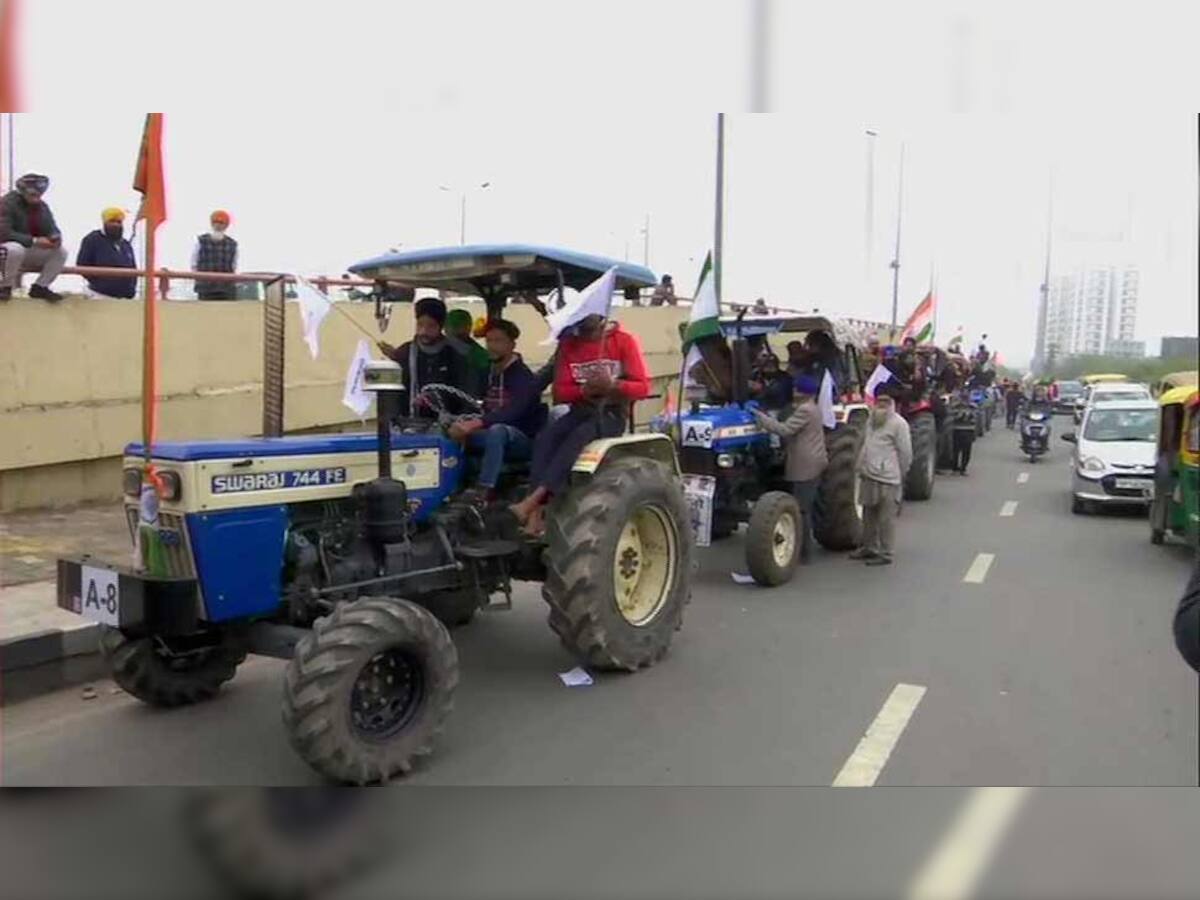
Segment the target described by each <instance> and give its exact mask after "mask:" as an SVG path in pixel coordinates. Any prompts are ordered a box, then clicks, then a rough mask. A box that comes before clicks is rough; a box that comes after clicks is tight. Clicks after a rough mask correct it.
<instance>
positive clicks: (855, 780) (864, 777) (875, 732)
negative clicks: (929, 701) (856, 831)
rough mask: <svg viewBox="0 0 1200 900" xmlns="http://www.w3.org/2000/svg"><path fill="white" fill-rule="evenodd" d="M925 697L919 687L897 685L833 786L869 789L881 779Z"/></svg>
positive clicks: (921, 687)
mask: <svg viewBox="0 0 1200 900" xmlns="http://www.w3.org/2000/svg"><path fill="white" fill-rule="evenodd" d="M924 696H925V688H924V687H923V686H922V685H919V684H898V685H896V686H895V687H894V688H893V689H892V693H891V694H889V695H888V698H887V700H885V701H884V703H883V707H882V708H881V709H880V710H879V715H877V716H876V717H875V721H873V722H872V723H871V727H870V728H868V729H867V732H866V734H864V735H863V737H862V740H861V741H859V742H858V746H857V747H855V748H854V752H853V753H851V754H850V758H849V759H847V760H846V764H845V765H844V766H842V771H840V772H838V776H837V778H835V779H833V786H834V787H870V786H871V785H873V784H874V783H875V781H876V779H878V778H879V773H880V772H882V771H883V767H884V766H885V765H886V764H887V761H888V757H889V756H891V755H892V750H894V749H895V747H896V744H897V742H899V740H900V736H901V735H902V734H904V729H905V728H906V727H907V726H908V721H909V719H911V718H912V715H913V713H914V712H916V710H917V704H918V703H920V702H921V698H922V697H924Z"/></svg>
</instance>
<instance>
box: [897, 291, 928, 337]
mask: <svg viewBox="0 0 1200 900" xmlns="http://www.w3.org/2000/svg"><path fill="white" fill-rule="evenodd" d="M936 308H937V301H936V300H935V299H934V296H933V291H930V292H929V293H928V294H926V295H925V299H924V300H922V301H921V302H920V303H918V304H917V308H916V309H914V310H913V311H912V315H911V316H909V317H908V321H907V322H905V323H904V330H903V331H901V332H900V340H901V341H903V340H905V339H906V338H915V339H916V342H917V343H918V344H925V343H928V342H929V341H932V340H933V318H934V315H935V312H936Z"/></svg>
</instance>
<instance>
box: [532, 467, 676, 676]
mask: <svg viewBox="0 0 1200 900" xmlns="http://www.w3.org/2000/svg"><path fill="white" fill-rule="evenodd" d="M687 523H688V511H687V506H686V504H685V503H684V499H683V492H682V491H681V490H680V487H679V484H678V479H677V478H676V477H675V474H674V473H673V472H672V471H671V470H670V469H668V468H667V467H666V466H665V465H663V464H662V463H659V462H656V461H654V460H652V459H646V458H643V457H635V458H626V459H619V460H616V461H614V462H611V463H608V464H606V465H604V466H602V467H601V469H600V471H599V472H597V473H596V474H595V475H594V476H593V477H592V479H591V480H590V481H589V482H587V484H585V485H580V486H577V487H575V488H573V489H572V490H571V491H569V492H568V493H566V494H565V495H564V496H563V497H562V499H561V500H560V501H559V502H557V503H556V504H555V505H554V507H553V508H552V509H551V510H550V511H549V513H548V514H547V516H546V554H545V559H546V581H545V583H544V584H543V585H542V598H543V599H544V600H545V601H546V603H547V604H548V605H549V607H550V617H549V622H550V628H551V629H552V630H553V631H554V633H555V634H557V635H558V636H559V639H560V640H561V641H562V644H563V646H564V647H566V648H567V649H568V650H569V651H571V653H573V654H574V655H575V656H577V657H579V659H580V660H582V661H583V662H584V663H585V664H586V665H588V666H591V667H593V668H596V669H601V670H605V669H607V670H624V671H628V672H633V671H636V670H637V669H640V668H642V667H643V666H649V665H653V664H654V663H656V662H658V660H660V659H661V658H662V657H663V656H664V655H666V652H667V650H668V649H669V648H670V645H671V639H672V637H673V636H674V634H675V632H676V631H677V630H678V629H679V627H680V625H681V624H682V622H683V608H684V606H685V605H686V604H687V602H688V600H689V598H690V593H691V565H692V536H691V529H690V528H689V527H688V525H687Z"/></svg>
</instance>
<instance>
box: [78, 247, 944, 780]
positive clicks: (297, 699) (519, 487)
mask: <svg viewBox="0 0 1200 900" xmlns="http://www.w3.org/2000/svg"><path fill="white" fill-rule="evenodd" d="M614 267H615V270H616V287H617V288H618V290H622V291H625V292H636V291H638V290H640V289H643V288H647V287H650V286H652V285H654V284H655V278H654V275H653V273H651V272H650V271H649V270H647V269H645V268H643V267H641V266H635V265H631V264H629V263H622V262H618V261H614V260H608V259H603V258H599V257H594V256H589V255H584V254H578V253H573V252H570V251H565V250H559V249H555V248H545V247H532V246H526V245H499V246H495V247H488V248H486V249H481V248H471V247H463V248H457V247H456V248H444V249H438V250H433V251H421V252H415V253H404V254H393V255H392V256H387V257H381V258H378V259H374V260H368V261H366V262H364V263H361V264H359V265H358V266H355V267H353V270H354V271H355V272H357V273H359V274H361V275H364V276H366V277H369V278H371V279H373V280H375V281H377V283H379V285H380V291H381V293H384V294H386V295H387V296H389V297H392V296H395V294H394V293H393V292H394V291H395V290H396V289H397V288H399V289H400V290H401V292H403V291H407V292H408V297H409V298H411V297H412V295H413V292H414V291H415V290H418V289H436V290H439V291H452V292H454V293H457V294H468V295H471V296H476V297H482V298H484V299H485V301H486V302H487V309H488V316H489V318H490V319H498V318H502V316H503V311H504V309H505V306H506V304H507V302H509V301H510V300H512V299H515V298H520V299H521V300H523V301H529V302H532V303H533V305H534V306H535V307H537V308H539V309H541V310H542V311H543V312H544V311H545V304H544V303H543V301H542V299H541V298H545V299H546V300H547V301H550V300H551V299H552V297H553V296H554V295H557V298H558V302H559V304H560V305H561V302H562V298H563V296H564V289H565V288H567V287H570V288H574V289H576V290H581V289H583V288H584V287H586V286H587V285H589V284H591V283H592V282H593V281H594V280H595V279H597V278H598V277H599V276H601V275H603V274H605V273H606V272H611V271H612V270H613V268H614ZM531 298H538V299H536V300H532V299H531ZM814 334H815V335H821V336H823V337H822V340H823V341H824V343H823V344H822V346H823V347H824V348H825V352H826V354H827V358H826V365H827V367H828V369H829V371H830V373H831V376H832V382H833V385H832V388H831V392H832V397H831V400H832V404H831V405H832V416H833V423H832V426H831V427H827V429H826V443H827V450H828V455H829V463H828V467H827V468H826V470H825V473H824V475H823V476H822V479H821V482H820V487H819V491H818V496H817V499H816V504H815V511H814V521H813V530H814V534H815V537H816V540H817V541H818V542H819V543H820V544H821V545H822V546H824V547H825V548H827V549H829V550H834V551H844V550H851V549H853V548H855V547H856V546H857V544H858V543H859V540H860V533H861V528H862V521H861V517H860V509H859V506H858V503H857V482H858V479H857V477H856V473H855V467H856V460H857V456H858V452H859V448H860V446H861V444H862V441H863V435H864V429H865V427H866V422H867V416H868V409H869V408H868V405H867V401H866V399H865V398H864V383H865V380H866V379H867V378H868V377H869V376H870V375H871V374H872V373H871V372H864V371H862V369H861V367H860V359H859V348H862V347H864V346H865V343H864V340H863V335H862V334H861V333H859V332H858V331H857V330H856V329H854V328H853V327H851V326H850V325H848V324H846V323H843V322H839V321H836V320H832V319H830V318H827V317H824V316H819V315H816V314H812V315H788V316H754V315H747V314H745V313H741V314H739V315H737V316H733V317H729V318H726V319H722V320H721V322H720V336H719V337H717V338H715V339H713V340H710V341H708V342H706V343H705V345H704V346H702V347H701V348H700V350H701V353H702V354H703V357H704V359H705V361H706V362H707V365H706V366H705V370H706V371H707V372H708V373H709V376H710V377H709V379H708V382H707V383H706V384H696V383H694V382H691V381H690V380H689V379H686V378H685V379H681V386H680V387H679V388H678V391H679V394H680V396H679V397H678V398H677V399H678V407H677V410H676V412H675V414H674V415H673V416H661V417H660V418H659V419H658V420H657V424H658V427H657V428H656V429H655V428H652V429H651V430H649V431H640V432H635V431H631V432H630V433H628V434H623V435H619V436H614V437H606V438H602V439H597V440H595V441H593V442H592V443H590V444H588V445H587V446H586V447H585V448H584V450H583V451H582V452H581V453H580V454H579V455H578V457H577V459H576V461H575V464H574V468H573V471H572V473H571V477H570V482H569V487H568V489H567V490H565V491H563V492H562V493H561V494H558V495H556V496H555V497H554V499H553V500H552V502H551V504H550V506H549V508H548V511H547V513H546V527H545V531H544V534H538V535H537V536H533V535H531V534H529V533H527V532H526V531H525V530H523V529H522V528H520V527H518V525H517V523H516V522H515V521H514V519H513V517H512V515H511V514H508V512H507V510H508V503H509V502H511V500H513V499H516V498H517V497H519V496H521V495H522V494H524V493H525V492H526V491H527V490H528V488H529V485H530V471H529V468H530V467H529V464H528V463H521V462H515V463H507V462H506V464H505V466H504V470H503V471H502V473H501V480H500V483H499V485H497V487H496V491H497V494H498V498H499V499H498V500H497V501H496V502H494V503H491V504H490V505H482V506H481V504H480V503H479V502H477V498H476V497H474V496H472V494H471V491H470V490H469V489H470V488H471V487H472V481H473V479H474V477H475V471H476V469H477V462H476V461H473V460H472V459H471V454H470V453H469V452H467V451H465V450H464V448H463V445H462V444H461V443H459V442H458V441H456V440H453V439H451V437H450V436H449V432H450V430H451V425H452V424H453V417H452V416H450V415H449V414H448V413H447V412H446V409H448V408H449V406H450V405H451V404H450V401H451V400H452V399H456V398H454V397H452V396H451V395H453V394H454V391H453V389H452V388H449V387H448V386H446V385H437V384H432V385H425V386H423V387H422V388H421V389H420V391H419V396H420V399H421V400H422V401H424V403H425V405H426V407H427V408H428V409H432V410H435V411H437V414H436V415H434V416H414V415H412V406H411V404H403V403H401V402H400V396H401V393H402V391H403V389H404V374H405V373H404V371H403V366H402V365H401V364H399V363H396V362H393V361H391V360H385V361H382V362H372V363H371V364H369V365H368V367H367V368H366V370H365V373H364V381H363V387H364V389H365V390H367V391H369V392H371V393H372V394H373V395H374V398H375V405H376V429H375V431H374V432H373V433H371V432H368V433H358V434H317V435H298V436H284V437H262V438H239V439H231V440H224V441H214V440H201V441H176V442H172V441H167V442H156V443H155V444H154V445H153V446H152V447H151V448H149V453H147V452H146V448H144V447H143V446H141V445H140V444H130V445H129V446H128V447H127V448H126V451H125V457H126V459H125V481H124V493H125V508H126V514H127V517H128V520H129V523H130V529H131V533H132V534H133V535H134V537H135V540H139V541H140V540H142V537H143V536H144V535H145V533H146V532H145V529H146V527H147V523H149V526H150V528H151V529H152V533H153V537H154V539H155V540H154V542H153V543H154V552H153V553H151V554H145V553H144V554H143V559H145V560H147V561H146V562H145V563H144V564H143V565H142V566H140V567H137V568H134V567H130V566H126V565H118V564H114V563H109V562H103V561H100V560H96V559H93V558H89V557H80V558H72V559H62V560H60V561H59V577H58V602H59V605H60V606H62V607H63V608H65V609H69V610H72V611H74V612H76V613H79V614H81V615H84V616H86V617H88V618H90V619H92V620H94V621H97V622H100V623H101V624H102V626H103V636H102V639H101V645H102V651H103V653H104V655H105V656H106V658H107V661H108V664H109V666H110V669H111V674H112V677H113V679H114V680H115V681H116V683H117V684H118V685H119V686H120V687H121V688H123V689H124V690H125V691H127V692H128V693H130V694H131V695H133V696H135V697H137V698H138V699H140V700H142V701H144V702H146V703H148V704H152V705H155V706H167V707H170V706H180V705H184V704H190V703H195V702H198V701H201V700H205V699H208V698H211V697H213V696H214V695H215V694H217V693H218V691H219V689H220V687H221V685H222V684H224V683H225V682H227V681H229V680H230V679H232V678H233V677H234V675H235V673H236V670H237V668H238V666H239V664H240V663H241V662H243V661H244V660H245V658H246V656H247V654H249V653H255V654H261V655H266V656H272V657H276V658H280V659H285V660H287V666H286V669H285V671H284V677H283V684H282V695H283V696H282V719H283V724H284V728H285V730H286V732H287V735H288V738H289V740H290V742H291V744H292V746H293V747H294V749H295V750H296V752H297V753H298V754H299V755H300V756H301V757H302V758H303V759H304V760H305V761H306V762H307V763H308V764H309V765H310V766H312V768H313V769H315V770H316V771H317V772H319V773H320V774H321V775H322V776H324V777H325V778H327V779H329V780H332V781H336V782H345V783H356V784H366V783H375V782H381V781H387V780H388V779H390V778H392V777H395V776H397V775H402V774H404V773H407V772H409V771H410V769H411V768H412V766H413V765H414V763H415V762H416V761H417V760H418V759H419V758H420V757H423V756H425V755H427V754H430V753H431V752H432V751H433V749H434V744H435V741H436V738H437V736H438V733H439V731H440V730H441V728H442V726H443V723H444V722H445V720H446V717H447V716H448V715H449V713H450V711H451V708H452V706H453V699H454V692H455V688H456V686H457V684H458V680H459V668H458V658H457V654H456V651H455V646H454V641H453V639H452V637H451V634H450V629H452V628H454V627H457V626H461V625H464V624H466V623H467V622H469V621H470V620H471V619H472V617H473V616H474V614H475V612H476V611H477V610H479V609H484V608H487V609H505V608H510V607H511V605H512V587H513V582H514V581H526V582H533V583H537V584H540V585H541V594H542V598H543V600H544V601H545V603H546V605H547V608H548V624H549V626H550V629H551V630H552V631H553V632H554V634H555V635H556V636H557V638H558V639H559V641H561V643H562V644H563V646H564V647H565V648H566V649H567V650H568V651H570V652H571V653H572V654H573V655H574V656H575V657H576V658H577V659H578V660H579V662H580V663H581V664H582V665H584V666H586V667H588V668H590V669H592V670H617V671H626V672H634V671H637V670H638V669H641V668H643V667H646V666H650V665H653V664H655V663H657V662H658V661H659V660H661V659H662V658H663V657H664V656H665V655H666V654H667V652H668V650H669V649H670V647H671V644H672V640H673V638H674V635H675V632H676V631H678V630H679V629H680V627H681V625H682V622H683V613H684V608H685V606H686V605H687V603H688V600H689V597H690V585H691V579H692V574H693V569H694V567H695V565H696V564H697V563H696V558H695V553H694V551H693V548H694V546H696V545H700V546H706V545H707V544H708V543H709V542H710V541H711V540H714V539H719V538H722V537H726V536H728V535H730V534H731V533H732V532H734V531H735V530H736V529H738V528H739V527H740V526H741V525H743V524H744V525H746V532H745V548H746V549H745V552H746V564H747V567H748V569H749V572H750V574H751V575H752V577H753V578H754V580H755V581H756V582H758V583H759V584H761V585H766V586H772V585H780V584H783V583H785V582H787V581H788V580H790V579H791V578H792V577H793V575H794V572H795V568H796V561H797V552H798V545H799V538H800V526H801V520H800V515H801V514H800V510H799V507H798V506H797V503H796V501H795V500H794V499H793V497H792V496H791V494H790V493H787V485H786V482H784V480H783V465H784V452H783V449H782V448H781V446H780V443H779V440H778V439H777V438H775V437H774V436H772V435H770V434H768V433H766V432H764V431H763V430H762V429H760V428H759V427H758V426H757V425H756V423H755V418H754V415H753V414H752V412H751V409H752V408H753V406H754V404H755V402H756V401H755V400H754V399H753V397H752V396H751V394H752V390H751V382H752V369H753V366H754V360H755V359H756V358H757V357H758V355H759V354H760V353H761V352H762V351H763V350H764V349H765V348H766V347H768V346H770V344H771V343H772V342H773V341H774V342H776V343H779V342H783V341H788V340H790V339H801V338H804V339H808V338H809V336H810V335H814ZM934 349H936V348H934ZM919 352H921V353H922V354H923V356H922V358H923V359H925V360H926V363H927V365H926V366H925V368H926V370H927V371H931V372H933V373H934V378H932V379H928V380H925V381H922V382H920V384H919V385H917V386H915V387H914V389H913V390H912V391H911V393H910V394H909V395H908V396H907V398H906V400H905V402H904V403H903V404H902V410H903V413H904V415H905V416H906V417H908V418H909V421H910V422H911V426H912V435H913V446H914V462H913V466H912V469H911V470H910V471H909V474H908V480H907V482H906V486H905V494H906V496H907V497H909V498H911V499H919V500H923V499H928V498H929V497H930V495H931V493H932V487H933V480H934V475H935V471H936V468H937V458H936V457H937V451H938V445H939V423H940V419H941V418H942V417H941V416H940V415H938V414H937V407H938V402H939V401H938V390H939V386H940V385H942V384H943V381H942V379H941V374H942V372H943V371H945V370H947V369H948V368H950V366H949V364H948V363H946V361H945V358H944V356H945V355H944V354H942V352H941V351H937V353H936V354H934V353H932V351H928V352H927V349H926V348H921V349H920V351H919ZM937 354H942V355H941V357H938V356H937ZM939 366H940V367H941V368H939ZM901 374H902V373H901ZM685 375H686V373H685ZM683 381H688V385H687V386H686V387H684V386H683V384H682V382H683ZM457 399H460V400H461V399H462V398H457ZM147 458H148V459H149V461H150V464H151V465H152V467H153V471H154V473H155V478H156V479H157V485H158V487H157V488H155V489H150V488H145V487H143V485H142V477H141V476H142V470H143V467H144V465H145V461H146V459H147ZM146 549H147V548H143V550H146ZM150 557H153V559H150Z"/></svg>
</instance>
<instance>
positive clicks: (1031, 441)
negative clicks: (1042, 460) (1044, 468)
mask: <svg viewBox="0 0 1200 900" xmlns="http://www.w3.org/2000/svg"><path fill="white" fill-rule="evenodd" d="M1021 452H1022V453H1024V454H1025V455H1026V456H1028V457H1029V461H1030V462H1031V463H1033V462H1037V458H1038V457H1039V456H1042V455H1043V454H1046V453H1049V452H1050V410H1048V409H1041V408H1034V409H1026V410H1025V411H1024V412H1022V413H1021Z"/></svg>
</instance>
